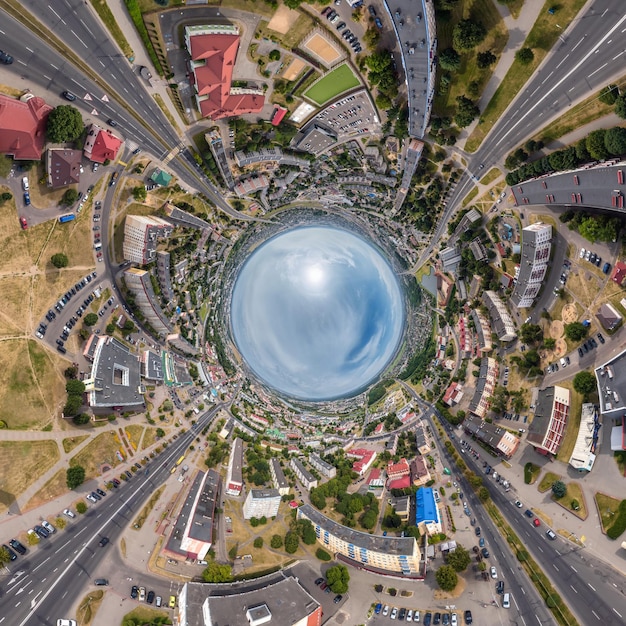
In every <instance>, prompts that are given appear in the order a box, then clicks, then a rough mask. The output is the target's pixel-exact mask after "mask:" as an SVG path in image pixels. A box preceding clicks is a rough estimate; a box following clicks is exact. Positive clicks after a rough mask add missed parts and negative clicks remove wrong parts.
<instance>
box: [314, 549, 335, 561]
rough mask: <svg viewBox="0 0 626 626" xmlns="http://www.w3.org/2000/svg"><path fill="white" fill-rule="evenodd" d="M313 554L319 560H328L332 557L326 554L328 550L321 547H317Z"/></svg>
mask: <svg viewBox="0 0 626 626" xmlns="http://www.w3.org/2000/svg"><path fill="white" fill-rule="evenodd" d="M315 556H316V557H317V558H318V559H319V560H320V561H330V560H331V559H332V558H333V557H332V556H331V555H330V554H328V552H326V550H324V549H323V548H318V549H317V551H316V552H315Z"/></svg>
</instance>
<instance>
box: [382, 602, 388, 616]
mask: <svg viewBox="0 0 626 626" xmlns="http://www.w3.org/2000/svg"><path fill="white" fill-rule="evenodd" d="M383 615H389V605H388V604H385V606H384V607H383Z"/></svg>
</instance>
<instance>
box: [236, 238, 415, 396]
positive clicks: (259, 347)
mask: <svg viewBox="0 0 626 626" xmlns="http://www.w3.org/2000/svg"><path fill="white" fill-rule="evenodd" d="M403 327H404V304H403V298H402V293H401V291H400V287H399V284H398V282H397V280H396V277H395V275H394V273H393V270H392V269H391V267H390V265H389V264H388V262H387V261H386V260H385V258H384V257H383V256H382V255H381V254H380V252H379V251H378V250H377V249H376V248H374V247H373V246H372V245H371V244H370V243H368V242H366V241H365V240H363V239H361V238H360V237H358V236H356V235H355V234H353V233H351V232H349V231H346V230H343V229H339V228H335V227H324V226H314V227H299V228H295V229H293V230H291V231H287V232H285V233H281V234H280V235H277V236H275V237H273V238H272V239H269V240H268V241H267V242H265V243H264V244H263V245H262V246H260V247H259V248H258V249H257V250H255V251H254V252H253V253H252V255H251V256H250V257H249V258H248V260H247V261H246V262H245V264H244V265H243V267H242V268H241V269H240V271H239V275H238V276H237V279H236V281H235V286H234V289H233V295H232V301H231V328H232V332H233V338H234V340H235V343H236V344H237V348H238V349H239V351H240V352H241V355H242V357H243V358H244V359H245V361H246V363H247V364H248V366H249V367H250V369H251V370H252V371H253V372H254V373H255V374H256V376H258V377H259V378H260V379H261V380H263V381H265V382H266V383H267V384H268V385H270V386H271V387H273V388H274V389H276V390H277V391H279V392H282V393H284V394H286V395H289V396H292V397H294V398H299V399H302V400H308V401H321V400H330V399H334V398H340V397H346V396H350V395H353V394H355V393H357V392H359V391H360V390H361V389H362V388H363V387H364V386H365V385H367V383H369V382H370V381H372V380H373V379H374V378H376V376H377V375H378V374H380V372H381V371H382V370H383V369H384V368H385V366H386V365H387V364H388V363H389V361H390V360H391V359H392V357H393V356H394V353H395V351H396V348H397V346H398V342H399V341H400V338H401V336H402V332H403Z"/></svg>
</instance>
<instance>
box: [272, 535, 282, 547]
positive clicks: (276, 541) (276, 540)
mask: <svg viewBox="0 0 626 626" xmlns="http://www.w3.org/2000/svg"><path fill="white" fill-rule="evenodd" d="M270 546H272V548H274V550H279V549H280V548H282V547H283V538H282V537H281V536H280V535H272V539H271V541H270Z"/></svg>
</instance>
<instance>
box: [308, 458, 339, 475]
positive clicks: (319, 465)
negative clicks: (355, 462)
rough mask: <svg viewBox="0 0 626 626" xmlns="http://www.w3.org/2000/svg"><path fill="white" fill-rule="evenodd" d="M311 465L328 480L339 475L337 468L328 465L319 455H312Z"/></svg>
mask: <svg viewBox="0 0 626 626" xmlns="http://www.w3.org/2000/svg"><path fill="white" fill-rule="evenodd" d="M309 463H310V464H311V465H312V466H313V467H314V468H315V469H316V470H317V471H318V472H319V473H320V474H322V475H323V476H326V478H334V477H335V476H336V475H337V468H336V467H335V466H334V465H331V464H330V463H326V461H324V459H322V458H321V457H320V456H319V455H318V454H310V455H309Z"/></svg>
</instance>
